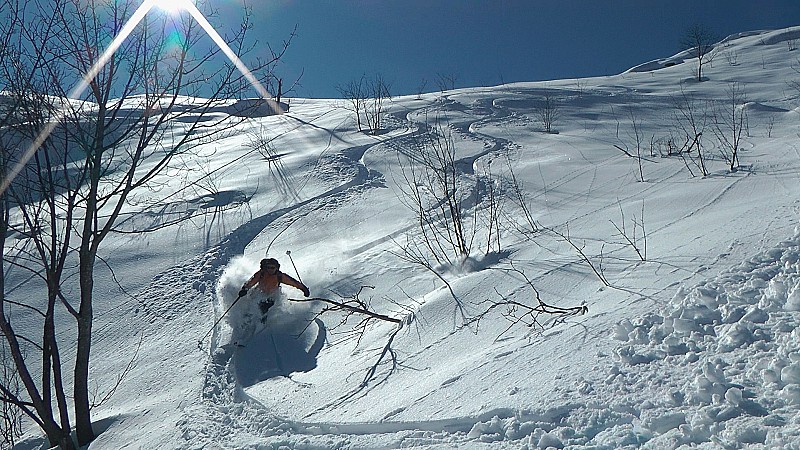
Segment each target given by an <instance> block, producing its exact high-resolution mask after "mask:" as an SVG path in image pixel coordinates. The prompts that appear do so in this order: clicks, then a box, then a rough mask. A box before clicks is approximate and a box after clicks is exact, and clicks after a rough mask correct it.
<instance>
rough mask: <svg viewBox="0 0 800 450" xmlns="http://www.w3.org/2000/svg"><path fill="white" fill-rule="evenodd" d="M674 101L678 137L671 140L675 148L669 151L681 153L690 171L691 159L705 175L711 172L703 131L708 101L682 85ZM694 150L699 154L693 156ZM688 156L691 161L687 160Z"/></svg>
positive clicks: (705, 126) (707, 116)
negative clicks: (704, 146)
mask: <svg viewBox="0 0 800 450" xmlns="http://www.w3.org/2000/svg"><path fill="white" fill-rule="evenodd" d="M673 103H674V105H675V109H674V111H675V113H674V116H673V121H674V123H675V129H676V131H677V134H678V137H676V138H675V139H674V141H671V147H674V149H675V150H674V151H673V150H670V151H669V153H670V154H672V153H675V154H679V155H681V157H682V158H684V162H685V164H686V167H687V169H689V172H692V168H691V167H690V166H689V161H691V162H692V164H693V165H695V166H697V168H698V169H700V172H701V173H702V175H703V176H707V175H708V173H709V172H708V169H707V168H706V157H705V155H704V151H703V133H705V131H706V128H707V127H708V121H709V113H708V109H709V108H708V102H706V101H704V100H699V99H697V98H695V97H694V96H692V95H691V94H690V93H688V92H687V91H686V90H685V88H684V86H683V85H681V95H680V96H679V97H674V98H673ZM693 151H695V152H696V155H697V156H693V154H692V152H693ZM687 157H688V158H689V161H687V160H686V158H687ZM692 173H693V172H692Z"/></svg>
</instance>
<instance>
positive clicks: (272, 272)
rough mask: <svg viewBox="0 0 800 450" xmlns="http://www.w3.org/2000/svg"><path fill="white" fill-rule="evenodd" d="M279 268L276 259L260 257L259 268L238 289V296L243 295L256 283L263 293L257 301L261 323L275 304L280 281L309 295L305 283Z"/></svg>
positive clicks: (265, 319)
mask: <svg viewBox="0 0 800 450" xmlns="http://www.w3.org/2000/svg"><path fill="white" fill-rule="evenodd" d="M280 268H281V265H280V264H279V263H278V260H277V259H275V258H266V259H262V260H261V269H260V270H259V271H258V272H256V273H254V274H253V276H252V277H250V279H249V280H247V283H245V284H244V285H243V286H242V289H241V290H240V291H239V297H244V296H245V295H247V290H248V289H250V288H251V287H253V286H256V285H257V286H258V289H259V291H261V293H263V294H264V297H265V298H263V299H262V300H261V301H259V302H258V307H259V309H260V310H261V323H265V322H266V321H267V311H269V309H270V308H271V307H272V305H274V304H275V298H276V297H277V295H278V292H279V290H280V285H281V283H282V284H286V285H289V286H292V287H295V288H297V289H300V290H301V291H303V295H304V296H306V297H308V296H309V295H311V292H310V291H309V290H308V287H306V285H305V284H303V283H301V282H299V281H297V280H295V279H294V278H292V277H290V276H289V275H286V274H285V273H283V272H281V271H280Z"/></svg>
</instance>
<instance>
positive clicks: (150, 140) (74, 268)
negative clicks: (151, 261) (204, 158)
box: [0, 0, 288, 449]
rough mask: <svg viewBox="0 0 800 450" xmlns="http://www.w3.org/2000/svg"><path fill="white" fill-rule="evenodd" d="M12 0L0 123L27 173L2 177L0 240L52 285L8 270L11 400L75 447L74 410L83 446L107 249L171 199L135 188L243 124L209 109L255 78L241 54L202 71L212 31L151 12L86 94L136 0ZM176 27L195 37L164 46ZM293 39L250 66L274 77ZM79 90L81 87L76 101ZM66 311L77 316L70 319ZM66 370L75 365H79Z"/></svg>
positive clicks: (241, 39)
mask: <svg viewBox="0 0 800 450" xmlns="http://www.w3.org/2000/svg"><path fill="white" fill-rule="evenodd" d="M3 1H6V5H9V6H10V8H9V11H10V14H11V16H12V20H10V21H6V22H3V23H0V35H2V36H12V40H11V41H8V42H13V43H14V45H13V46H6V48H5V50H4V57H3V60H2V64H0V85H4V88H3V89H4V92H5V95H6V96H7V98H9V99H11V100H10V101H11V103H12V107H11V109H12V110H13V114H6V116H5V118H2V119H0V120H5V121H6V122H7V125H6V126H0V130H2V135H0V146H2V155H3V159H2V164H3V166H2V167H0V169H3V173H4V175H5V174H8V173H9V171H8V169H9V167H11V165H12V164H13V165H14V166H15V167H17V168H21V169H20V170H19V176H17V177H16V178H13V179H11V178H10V177H9V178H8V179H6V178H5V176H4V180H5V181H7V182H8V188H7V189H5V190H4V191H3V192H0V206H1V207H2V222H1V223H0V236H2V237H0V239H3V240H4V239H5V237H6V236H7V234H8V232H13V233H15V235H16V236H18V239H17V242H19V244H18V245H16V246H13V247H12V248H7V246H5V245H3V246H0V247H1V248H3V249H4V250H2V253H0V263H2V264H0V267H5V266H7V265H8V266H10V267H14V268H17V269H19V270H22V271H28V272H30V275H31V276H30V277H29V279H28V280H27V281H25V282H24V284H26V285H27V286H26V287H27V288H28V289H25V292H40V293H41V296H31V297H27V298H18V297H19V295H18V294H16V292H17V291H18V290H15V291H14V292H11V291H9V289H8V287H7V286H6V285H5V273H4V272H2V269H0V330H2V333H3V336H4V338H5V340H6V343H7V346H8V348H9V351H10V353H11V356H12V359H13V362H14V367H15V369H16V371H17V373H18V376H19V378H20V380H21V382H22V385H23V386H24V389H25V397H24V398H23V397H21V396H20V397H18V398H13V399H12V400H13V401H12V402H11V403H12V404H13V405H14V406H16V407H17V408H19V410H20V411H22V412H23V413H25V414H26V415H27V416H28V417H30V419H32V420H33V421H34V422H36V423H37V424H38V425H39V426H40V427H41V428H42V430H43V431H44V432H45V434H46V436H47V439H48V440H49V442H50V444H51V445H52V446H60V447H61V448H64V449H71V448H75V444H74V442H73V441H72V438H71V436H70V432H71V430H72V428H73V422H72V421H73V420H74V428H75V435H76V437H77V443H78V445H79V446H84V445H87V444H88V443H90V442H91V441H92V440H93V439H94V437H95V434H94V431H93V430H92V426H91V407H92V401H91V399H90V393H89V378H90V373H89V370H90V365H89V361H90V354H91V349H92V326H93V318H94V313H93V310H94V307H93V303H94V270H95V266H96V263H97V260H98V259H97V258H98V257H97V254H98V251H99V249H100V248H101V246H102V245H103V243H104V241H105V239H106V238H107V237H108V236H109V235H110V234H111V233H114V232H116V231H119V230H118V225H119V223H120V222H121V218H123V217H125V215H126V213H128V212H136V211H137V210H138V211H141V210H143V209H147V208H151V207H155V206H157V205H158V203H159V202H160V201H161V200H162V199H159V198H158V196H157V195H149V196H148V197H153V198H154V200H153V201H152V202H143V201H141V199H138V200H139V201H138V202H136V203H135V204H134V203H133V202H132V201H131V200H132V199H133V197H134V193H135V192H137V191H139V190H143V189H144V190H147V189H150V190H151V191H150V193H151V194H153V193H155V192H156V191H155V190H154V188H155V187H156V186H157V183H158V177H159V176H160V175H162V174H163V173H164V172H165V171H166V170H169V169H170V168H171V167H172V166H173V164H174V163H175V160H176V159H177V158H178V157H179V156H180V155H181V154H184V153H186V152H191V151H192V149H193V148H195V147H196V146H197V145H198V144H201V143H204V142H207V141H208V140H209V139H210V138H211V137H212V136H214V135H217V136H219V135H220V134H222V135H224V133H226V132H228V131H229V130H231V129H232V127H233V126H235V125H236V124H237V123H238V122H237V119H235V118H228V117H225V118H210V116H208V112H210V111H212V110H213V108H215V107H216V106H218V105H219V104H220V103H219V102H220V100H221V99H228V98H236V97H237V96H238V95H240V93H241V92H243V91H245V90H246V87H247V86H249V82H248V80H247V79H246V78H245V77H244V75H242V74H241V73H240V72H238V70H237V69H236V67H235V66H234V65H233V64H227V63H226V64H224V65H223V66H222V67H218V68H217V69H215V70H214V71H213V72H210V71H208V70H206V69H204V63H206V62H207V61H209V60H211V59H212V58H214V57H217V56H218V57H221V56H222V53H221V51H220V50H219V49H210V50H207V51H204V50H202V48H201V46H199V45H198V42H200V41H201V40H202V39H204V38H205V33H204V31H203V30H202V29H201V27H200V26H199V24H198V23H197V22H196V21H195V20H194V19H193V18H190V17H188V16H181V17H180V18H173V17H171V16H169V15H166V14H161V15H158V14H148V15H147V16H146V17H145V18H144V20H142V21H141V22H140V23H139V24H138V25H137V26H136V28H135V29H134V31H133V33H132V34H131V36H129V37H128V39H126V40H125V41H124V42H123V43H122V44H121V45H120V47H119V48H118V50H117V51H116V52H115V53H114V54H113V55H111V56H110V58H109V60H108V62H107V63H106V64H105V65H103V66H102V67H99V69H98V70H97V72H96V74H95V75H94V76H91V77H89V79H87V80H86V81H87V83H88V85H87V87H88V89H87V90H86V92H77V93H75V92H73V91H71V90H69V89H71V86H72V85H73V84H74V82H75V79H76V77H79V76H80V75H82V74H88V73H90V69H91V68H92V66H93V65H94V64H95V62H96V61H97V60H98V56H99V52H100V51H101V50H102V49H103V48H105V46H106V45H107V44H108V42H110V41H111V40H112V39H113V38H114V36H115V35H116V33H118V32H119V30H121V29H123V26H124V25H125V24H126V23H127V21H128V20H129V19H130V17H131V15H132V13H133V11H134V9H135V6H136V5H137V2H132V1H115V2H90V3H88V4H86V3H85V2H83V1H80V0H54V1H51V2H37V3H35V4H31V3H29V2H24V1H22V0H3ZM23 11H24V14H23ZM154 11H155V10H154ZM248 20H249V14H245V16H244V22H243V24H242V26H241V27H239V28H238V29H236V31H235V33H234V34H233V35H230V36H229V45H231V47H232V49H233V51H234V52H235V53H237V54H238V55H240V56H245V55H246V53H247V52H248V50H252V47H249V46H248V44H247V42H248V41H247V39H246V37H247V36H246V34H247V31H248V30H249V29H251V26H250V24H248ZM170 22H171V24H170V26H167V25H168V23H170ZM171 28H177V29H179V30H180V31H181V32H182V34H183V37H184V40H183V42H182V45H181V46H180V47H179V48H178V49H176V50H175V49H173V50H172V51H170V52H166V51H165V49H166V46H167V43H168V37H169V36H168V32H167V30H169V29H171ZM287 46H288V41H287V42H285V46H284V47H283V48H282V49H281V50H280V51H279V52H277V53H271V54H270V55H268V57H267V58H265V59H263V60H261V62H260V63H258V64H256V65H254V66H253V67H252V69H253V72H254V73H261V74H266V75H262V80H263V81H265V78H264V77H270V76H271V75H270V72H271V68H272V67H274V65H275V63H276V62H277V61H278V59H279V58H280V56H281V55H282V54H283V51H285V49H286V47H287ZM9 54H11V55H13V56H14V57H13V58H7V57H6V55H9ZM195 55H197V56H195ZM70 94H73V95H75V96H78V98H71V99H68V97H69V96H70ZM186 95H188V96H191V97H195V98H197V100H196V102H195V103H193V104H191V105H179V103H178V100H179V97H180V96H186ZM203 98H205V100H203ZM9 117H12V119H8V118H9ZM176 118H177V119H179V120H177V121H174V120H173V119H176ZM241 120H244V118H239V119H238V121H241ZM10 122H13V123H10ZM32 142H37V143H38V142H40V144H39V146H38V149H37V150H36V152H35V153H33V154H32V158H31V159H30V160H27V159H26V157H27V155H25V154H24V153H26V152H24V151H23V150H25V149H26V148H28V146H30V144H31V143H32ZM67 280H77V281H76V282H73V283H76V284H77V286H71V288H70V289H64V285H65V284H66V283H70V282H71V281H67ZM72 287H77V289H72ZM69 292H77V294H72V295H70V294H68V293H69ZM19 311H27V312H28V313H29V314H27V316H32V317H34V318H38V321H39V323H40V325H41V328H40V329H39V331H38V332H37V331H36V329H35V328H31V327H30V324H26V327H18V326H16V324H15V323H14V322H13V320H12V318H13V317H15V315H18V314H17V313H18V312H19ZM66 318H72V324H71V325H70V323H69V321H66V320H63V319H66ZM30 320H34V319H30ZM72 330H75V331H72ZM57 331H58V332H57ZM63 339H68V340H70V341H72V342H75V343H76V350H75V354H74V355H73V356H72V357H70V358H65V357H64V355H63V354H62V352H61V350H60V348H59V343H60V341H61V340H63ZM66 367H71V368H73V371H72V374H71V376H70V375H69V374H68V373H66V372H65V371H64V369H65V368H66ZM70 386H71V387H72V393H71V394H68V393H67V391H66V390H67V387H70ZM5 388H6V387H4V389H5ZM70 403H71V404H72V408H73V409H72V410H70V409H69V405H70Z"/></svg>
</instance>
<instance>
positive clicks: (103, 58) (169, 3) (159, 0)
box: [0, 0, 284, 195]
mask: <svg viewBox="0 0 800 450" xmlns="http://www.w3.org/2000/svg"><path fill="white" fill-rule="evenodd" d="M153 7H158V8H161V9H164V10H166V11H171V12H172V11H174V12H176V13H177V12H181V11H184V10H185V11H187V12H189V14H191V15H192V17H193V18H194V19H195V20H196V21H197V23H199V24H200V26H201V27H202V28H203V30H205V32H206V33H207V34H208V35H209V37H211V39H212V40H213V41H214V43H215V44H217V46H219V48H220V49H221V50H222V52H223V53H225V56H227V57H228V59H230V60H231V62H232V63H233V64H234V66H236V68H237V69H239V71H240V72H241V73H242V75H244V77H245V78H246V79H247V81H249V82H250V84H251V85H253V88H254V89H255V90H256V91H257V92H258V95H259V96H261V98H262V99H263V100H264V101H266V102H267V103H268V104H269V105H270V107H271V108H272V110H273V111H276V112H277V113H278V114H281V113H283V112H284V111H283V109H282V108H281V106H280V104H278V103H277V102H276V101H275V100H274V99H273V98H272V95H271V94H270V93H269V92H267V89H266V88H265V87H264V86H263V85H262V84H261V82H259V81H258V79H256V77H255V76H254V75H253V73H252V72H250V69H248V68H247V66H245V64H244V63H243V62H242V60H241V59H239V57H238V56H237V55H236V53H235V52H234V51H233V50H231V48H230V47H229V46H228V44H227V43H226V42H225V40H224V39H223V38H222V36H220V35H219V33H217V31H216V30H215V29H214V27H213V26H212V25H211V24H210V23H209V22H208V20H206V18H205V16H203V13H202V12H200V10H199V9H197V7H196V6H195V5H194V3H193V2H192V1H191V0H145V1H144V2H142V4H141V5H140V6H139V8H137V9H136V11H135V12H134V13H133V15H132V16H131V18H130V19H128V21H127V22H126V23H125V26H123V27H122V29H121V30H120V32H119V34H117V35H116V36H115V37H114V39H113V40H112V41H111V44H109V46H108V48H106V50H105V51H104V52H103V54H102V55H100V57H99V58H98V59H97V61H96V62H95V63H94V65H92V67H91V69H89V71H88V72H86V74H85V75H84V76H83V78H81V81H80V82H79V83H78V84H77V85H76V86H75V87H74V88H73V89H72V91H70V93H69V96H68V98H80V96H81V95H83V93H84V92H85V91H86V89H87V88H88V87H89V83H90V82H91V80H93V79H94V78H95V77H96V76H97V74H98V73H100V69H102V68H103V66H105V65H106V64H107V63H108V61H109V60H110V59H111V56H112V55H113V54H114V53H115V52H116V51H117V49H119V47H120V46H121V45H122V43H123V42H124V41H125V39H127V37H128V36H129V35H130V34H131V33H132V32H133V30H134V29H135V28H136V26H137V25H138V24H139V22H141V21H142V19H144V17H145V16H146V15H147V13H148V12H150V10H151V9H153ZM65 116H66V112H65V111H64V110H57V111H56V112H55V114H54V115H53V117H52V118H51V119H50V122H49V123H48V125H47V126H46V127H45V128H44V129H43V130H42V132H41V133H39V136H37V137H36V139H34V141H33V142H32V143H31V145H30V147H28V149H27V150H26V151H25V153H24V154H23V155H22V158H21V159H20V161H19V162H18V163H17V164H16V165H15V166H14V167H12V168H11V170H10V171H9V172H8V173H7V174H5V175H6V176H5V177H4V178H3V179H2V182H0V195H2V194H3V193H4V192H5V191H6V189H8V186H9V185H11V181H12V180H14V178H16V177H17V175H19V174H20V172H22V169H23V168H24V167H25V164H27V163H28V161H30V159H31V158H32V157H33V155H34V154H35V153H36V151H37V150H38V149H39V147H40V146H41V145H42V144H43V143H44V141H45V140H46V139H47V137H48V136H50V134H51V133H52V132H53V130H54V129H55V128H56V126H58V123H59V122H60V121H61V120H62V119H63V118H64V117H65Z"/></svg>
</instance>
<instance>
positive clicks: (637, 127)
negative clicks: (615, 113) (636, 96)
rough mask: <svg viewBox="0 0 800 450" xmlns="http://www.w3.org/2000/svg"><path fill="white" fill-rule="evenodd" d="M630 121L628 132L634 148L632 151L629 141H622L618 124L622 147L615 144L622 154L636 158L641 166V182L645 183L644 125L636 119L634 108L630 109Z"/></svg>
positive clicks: (618, 137)
mask: <svg viewBox="0 0 800 450" xmlns="http://www.w3.org/2000/svg"><path fill="white" fill-rule="evenodd" d="M628 119H630V124H631V128H630V130H628V133H627V135H628V137H629V138H630V139H631V140H632V141H633V143H634V146H635V147H634V148H633V149H631V146H630V145H629V143H628V140H627V139H622V138H620V136H619V127H620V124H619V122H617V139H619V140H620V143H621V145H618V144H614V147H616V148H617V149H618V150H620V151H621V152H623V153H625V155H626V156H629V157H631V158H634V159H635V160H636V162H637V164H638V166H639V181H641V182H644V170H643V168H642V158H643V157H642V139H643V135H642V130H641V127H642V123H641V120H640V119H639V118H638V117H636V113H635V112H634V111H633V108H632V107H631V108H628Z"/></svg>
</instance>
